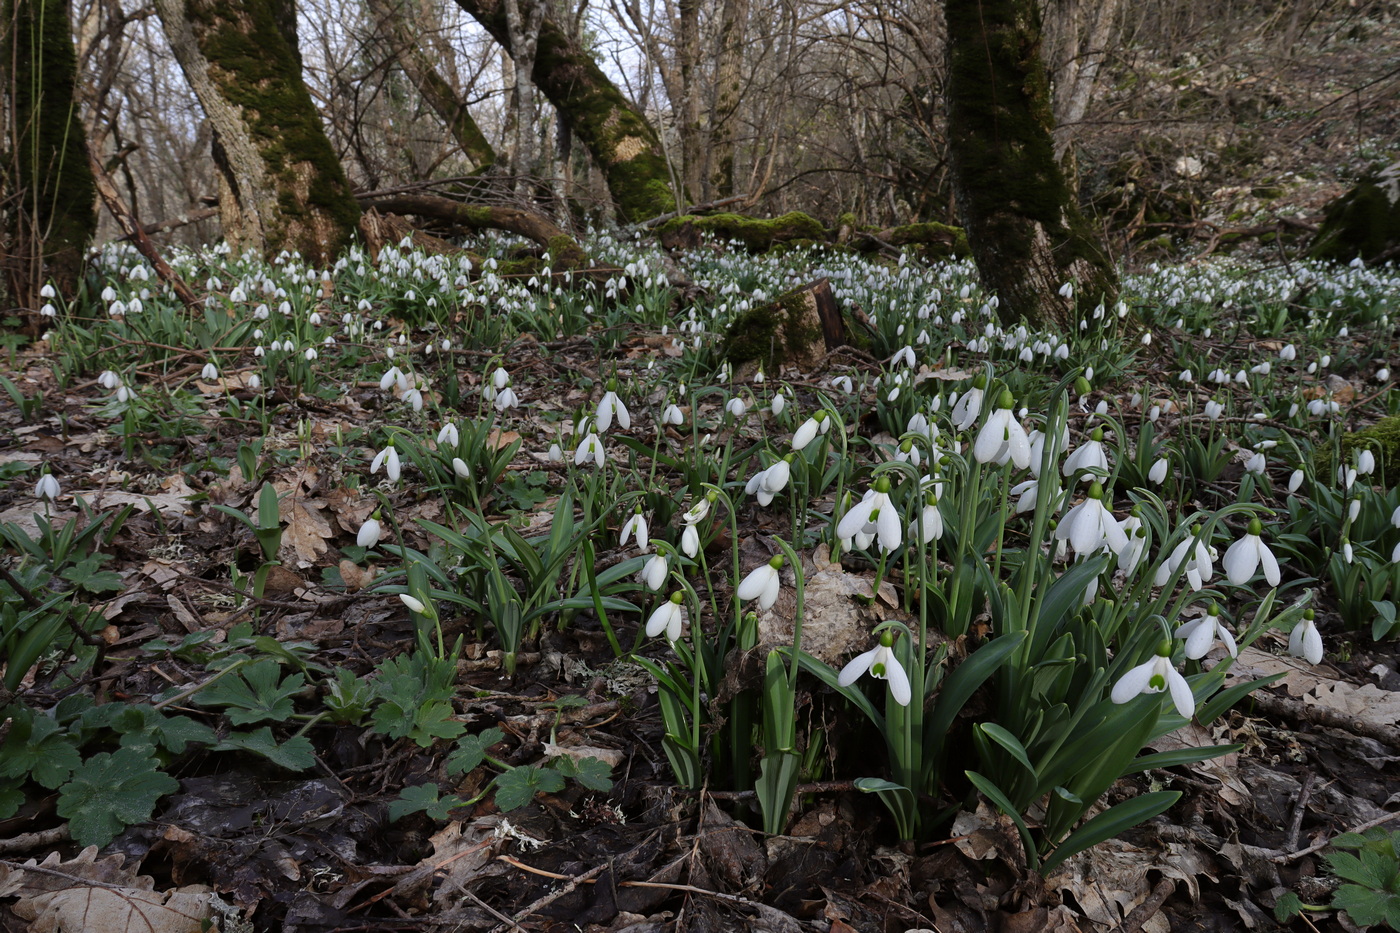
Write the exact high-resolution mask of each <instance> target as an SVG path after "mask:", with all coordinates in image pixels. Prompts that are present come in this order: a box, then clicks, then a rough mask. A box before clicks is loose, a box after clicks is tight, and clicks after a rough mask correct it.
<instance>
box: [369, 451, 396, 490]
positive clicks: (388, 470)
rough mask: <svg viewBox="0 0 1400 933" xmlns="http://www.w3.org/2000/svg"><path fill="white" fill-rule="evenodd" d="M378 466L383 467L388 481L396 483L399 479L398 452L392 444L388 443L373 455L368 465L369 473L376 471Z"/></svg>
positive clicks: (372, 473)
mask: <svg viewBox="0 0 1400 933" xmlns="http://www.w3.org/2000/svg"><path fill="white" fill-rule="evenodd" d="M380 467H383V468H384V475H385V476H387V477H389V481H390V482H393V483H397V482H398V481H399V476H400V474H401V470H400V466H399V452H398V451H397V450H395V449H394V445H393V444H390V445H389V446H388V447H385V448H384V449H383V450H381V451H380V452H379V453H377V454H375V455H374V459H373V460H372V461H370V465H369V472H370V475H371V476H373V475H374V474H375V473H378V472H379V468H380Z"/></svg>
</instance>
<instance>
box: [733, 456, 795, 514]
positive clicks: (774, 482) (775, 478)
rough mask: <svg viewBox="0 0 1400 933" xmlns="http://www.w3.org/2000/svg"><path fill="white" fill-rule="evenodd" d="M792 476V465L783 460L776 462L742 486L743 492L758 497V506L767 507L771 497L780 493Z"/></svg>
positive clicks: (771, 499)
mask: <svg viewBox="0 0 1400 933" xmlns="http://www.w3.org/2000/svg"><path fill="white" fill-rule="evenodd" d="M791 475H792V464H791V463H789V461H788V460H787V459H786V458H784V459H781V460H778V461H776V462H775V463H774V464H773V465H772V466H770V467H768V469H766V470H759V471H758V472H757V473H755V474H754V475H753V476H752V477H751V478H750V479H749V481H748V483H747V484H745V486H744V492H745V494H747V495H750V496H757V497H758V504H759V505H767V504H768V503H770V502H772V501H773V497H774V496H776V495H777V494H778V493H780V492H782V491H783V489H784V488H786V486H787V484H788V479H789V477H790V476H791Z"/></svg>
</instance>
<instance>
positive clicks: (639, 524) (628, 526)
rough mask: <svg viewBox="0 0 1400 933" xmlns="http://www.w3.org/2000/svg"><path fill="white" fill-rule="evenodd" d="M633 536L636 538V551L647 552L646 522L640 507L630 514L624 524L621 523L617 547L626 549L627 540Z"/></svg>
mask: <svg viewBox="0 0 1400 933" xmlns="http://www.w3.org/2000/svg"><path fill="white" fill-rule="evenodd" d="M633 535H635V536H636V539H637V547H638V549H640V550H641V551H642V552H643V553H645V552H646V550H647V540H648V539H647V520H646V516H644V515H643V514H642V507H641V506H640V505H639V506H637V508H636V511H634V512H633V513H632V516H631V517H630V518H628V519H627V521H626V522H624V523H623V525H622V533H621V535H619V537H618V541H617V546H618V547H626V546H627V539H628V538H631V537H632V536H633Z"/></svg>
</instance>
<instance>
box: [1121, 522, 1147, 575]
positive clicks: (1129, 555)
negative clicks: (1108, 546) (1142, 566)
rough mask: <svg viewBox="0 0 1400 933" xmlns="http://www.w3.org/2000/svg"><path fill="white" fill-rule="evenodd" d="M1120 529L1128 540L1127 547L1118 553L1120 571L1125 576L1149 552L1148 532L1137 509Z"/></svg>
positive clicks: (1122, 523) (1134, 568)
mask: <svg viewBox="0 0 1400 933" xmlns="http://www.w3.org/2000/svg"><path fill="white" fill-rule="evenodd" d="M1118 527H1119V528H1120V529H1122V531H1123V536H1124V537H1125V538H1127V539H1128V544H1127V546H1126V547H1124V548H1123V550H1121V551H1119V552H1118V569H1119V570H1121V571H1123V573H1125V574H1131V573H1132V572H1133V571H1134V570H1136V569H1137V566H1138V564H1139V563H1141V562H1142V557H1143V554H1144V553H1145V552H1146V551H1147V532H1146V531H1145V530H1144V529H1143V527H1142V518H1141V517H1140V516H1139V515H1138V513H1137V509H1134V510H1133V512H1132V514H1130V515H1129V516H1128V517H1127V518H1125V519H1123V520H1122V521H1121V522H1119V523H1118Z"/></svg>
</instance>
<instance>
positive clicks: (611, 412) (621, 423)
mask: <svg viewBox="0 0 1400 933" xmlns="http://www.w3.org/2000/svg"><path fill="white" fill-rule="evenodd" d="M502 391H505V390H502ZM614 417H616V418H617V426H618V427H620V428H622V430H624V431H626V430H628V429H630V428H631V427H632V415H631V414H630V413H629V412H628V411H627V406H626V405H624V404H623V403H622V399H620V398H618V397H617V392H616V391H614V390H613V389H608V390H607V391H606V392H604V393H603V397H602V399H601V400H600V401H599V402H598V412H597V414H596V415H594V418H593V420H594V422H595V423H596V424H597V427H598V430H599V431H606V430H607V429H608V428H609V427H611V426H612V423H613V418H614Z"/></svg>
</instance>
